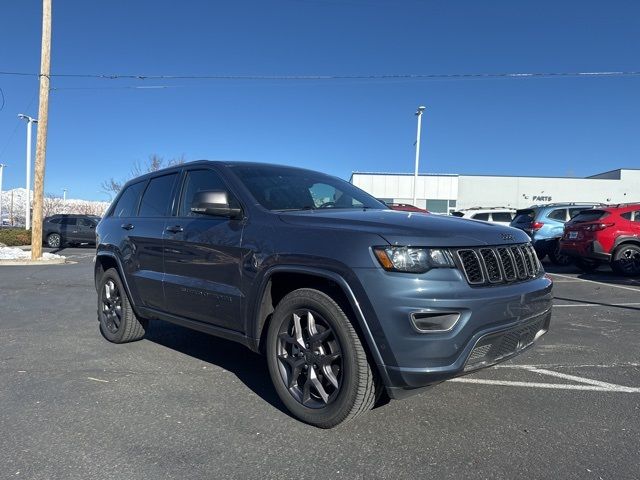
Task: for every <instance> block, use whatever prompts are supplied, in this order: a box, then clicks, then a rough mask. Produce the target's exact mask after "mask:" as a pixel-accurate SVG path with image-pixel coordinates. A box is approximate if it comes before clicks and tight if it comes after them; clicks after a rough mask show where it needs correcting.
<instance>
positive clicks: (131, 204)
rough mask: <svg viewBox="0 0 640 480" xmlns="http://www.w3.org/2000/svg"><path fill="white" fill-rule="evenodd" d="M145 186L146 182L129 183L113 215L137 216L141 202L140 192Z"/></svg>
mask: <svg viewBox="0 0 640 480" xmlns="http://www.w3.org/2000/svg"><path fill="white" fill-rule="evenodd" d="M144 186H145V182H138V183H134V184H133V185H129V186H128V187H127V188H126V189H125V190H124V192H122V195H120V198H119V199H118V203H116V206H115V208H114V209H113V213H112V214H111V215H112V216H113V217H135V215H136V211H137V210H138V203H139V202H140V194H141V193H142V189H143V188H144Z"/></svg>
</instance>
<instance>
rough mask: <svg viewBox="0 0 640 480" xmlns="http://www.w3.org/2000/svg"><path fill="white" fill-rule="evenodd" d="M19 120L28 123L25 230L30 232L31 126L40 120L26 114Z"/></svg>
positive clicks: (22, 114)
mask: <svg viewBox="0 0 640 480" xmlns="http://www.w3.org/2000/svg"><path fill="white" fill-rule="evenodd" d="M18 118H21V119H22V120H26V121H27V181H26V186H27V206H26V207H25V216H24V218H25V222H24V228H25V230H29V227H30V225H31V145H32V143H33V142H32V141H31V125H32V124H34V123H38V120H36V119H35V118H33V117H30V116H29V115H25V114H24V113H21V114H19V115H18Z"/></svg>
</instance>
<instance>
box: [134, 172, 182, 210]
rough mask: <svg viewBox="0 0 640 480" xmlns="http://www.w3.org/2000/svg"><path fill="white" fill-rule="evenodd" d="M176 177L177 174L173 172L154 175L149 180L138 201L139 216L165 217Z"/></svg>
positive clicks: (169, 205)
mask: <svg viewBox="0 0 640 480" xmlns="http://www.w3.org/2000/svg"><path fill="white" fill-rule="evenodd" d="M176 178H178V174H177V173H173V174H171V175H163V176H162V177H155V178H152V179H151V180H150V181H149V185H148V186H147V189H146V190H145V191H144V195H142V201H141V202H140V212H139V213H138V216H139V217H166V216H167V215H169V209H170V207H171V194H172V193H173V184H174V182H175V181H176Z"/></svg>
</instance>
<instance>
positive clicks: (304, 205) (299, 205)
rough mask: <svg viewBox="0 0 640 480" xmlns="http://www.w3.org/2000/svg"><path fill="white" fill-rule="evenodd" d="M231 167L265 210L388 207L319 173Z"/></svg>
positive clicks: (294, 169) (337, 179) (266, 167)
mask: <svg viewBox="0 0 640 480" xmlns="http://www.w3.org/2000/svg"><path fill="white" fill-rule="evenodd" d="M231 169H232V171H233V173H235V174H236V175H237V176H238V177H239V178H240V180H241V181H242V183H244V184H245V186H246V187H247V188H248V189H249V191H250V192H251V195H253V197H254V198H255V199H256V200H257V201H258V203H260V205H262V206H263V207H264V208H266V209H268V210H315V209H320V208H326V209H337V208H375V209H385V210H386V209H387V208H388V207H387V206H386V205H385V204H383V203H381V202H379V201H378V200H376V199H375V198H374V197H372V196H371V195H369V194H368V193H366V192H364V191H362V190H360V189H359V188H357V187H354V186H353V185H351V184H350V183H348V182H345V181H344V180H340V179H339V178H335V177H331V176H329V175H324V174H322V173H318V172H313V171H309V170H302V169H297V168H287V167H276V166H270V165H265V166H262V165H257V166H256V165H251V166H249V165H247V166H233V167H231Z"/></svg>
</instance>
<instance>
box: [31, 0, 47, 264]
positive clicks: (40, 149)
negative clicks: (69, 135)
mask: <svg viewBox="0 0 640 480" xmlns="http://www.w3.org/2000/svg"><path fill="white" fill-rule="evenodd" d="M50 72H51V0H42V53H41V58H40V107H39V109H38V121H39V124H38V140H37V142H36V165H35V171H34V173H35V182H34V186H33V224H32V228H31V260H37V259H39V258H40V257H42V205H43V202H44V167H45V160H46V154H47V124H48V121H49V83H50V78H49V74H50Z"/></svg>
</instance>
